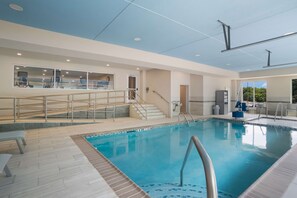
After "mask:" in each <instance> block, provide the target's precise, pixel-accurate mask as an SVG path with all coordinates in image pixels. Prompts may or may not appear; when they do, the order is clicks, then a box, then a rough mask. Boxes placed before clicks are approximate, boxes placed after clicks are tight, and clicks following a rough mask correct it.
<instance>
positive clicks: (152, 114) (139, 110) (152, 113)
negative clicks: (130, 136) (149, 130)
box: [130, 104, 166, 120]
mask: <svg viewBox="0 0 297 198" xmlns="http://www.w3.org/2000/svg"><path fill="white" fill-rule="evenodd" d="M145 110H146V111H147V119H148V120H151V119H160V118H166V115H165V114H164V113H163V112H162V111H160V109H159V108H158V107H156V106H155V105H153V104H141V105H140V104H131V105H130V117H133V118H138V119H142V120H145V116H146V112H145Z"/></svg>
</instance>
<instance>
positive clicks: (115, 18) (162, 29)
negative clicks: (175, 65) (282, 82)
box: [0, 0, 297, 71]
mask: <svg viewBox="0 0 297 198" xmlns="http://www.w3.org/2000/svg"><path fill="white" fill-rule="evenodd" d="M10 3H15V4H18V5H20V6H22V7H23V8H24V11H23V12H17V11H14V10H12V9H10V8H9V4H10ZM296 18H297V0H284V1H280V0H261V1H259V0H249V1H239V0H219V1H218V0H208V1H205V0H187V1H184V0H134V1H133V0H88V1H83V0H1V1H0V19H2V20H6V21H10V22H14V23H19V24H23V25H28V26H32V27H36V28H41V29H46V30H50V31H54V32H60V33H64V34H69V35H74V36H78V37H83V38H88V39H93V40H98V41H103V42H108V43H113V44H117V45H122V46H126V47H131V48H136V49H140V50H145V51H150V52H154V53H159V54H164V55H168V56H173V57H178V58H181V59H186V60H190V61H193V62H197V63H203V64H208V65H212V66H216V67H220V68H224V69H229V70H234V71H247V70H251V69H257V70H258V69H263V66H264V65H265V64H266V63H267V52H266V51H265V49H269V50H271V51H272V55H271V62H272V63H273V64H281V63H284V62H290V61H291V62H294V61H296V54H295V52H296V51H297V36H290V37H287V38H283V39H281V40H275V41H271V42H269V43H264V44H260V45H253V46H250V47H247V48H242V49H241V50H234V51H229V52H226V53H221V50H223V49H225V43H224V36H223V29H222V26H221V24H220V23H218V21H217V20H218V19H219V20H221V21H223V22H225V23H226V24H228V25H230V26H231V47H236V46H239V45H244V44H248V43H252V42H257V41H260V40H264V39H269V38H272V37H277V36H281V35H283V34H285V33H288V32H297V20H296ZM0 28H1V27H0ZM136 37H139V38H141V41H138V42H137V41H134V38H136ZM196 54H199V55H200V56H195V55H196Z"/></svg>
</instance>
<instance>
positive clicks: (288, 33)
mask: <svg viewBox="0 0 297 198" xmlns="http://www.w3.org/2000/svg"><path fill="white" fill-rule="evenodd" d="M294 33H295V32H287V33H285V34H284V36H287V35H290V34H294Z"/></svg>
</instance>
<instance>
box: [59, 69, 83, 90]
mask: <svg viewBox="0 0 297 198" xmlns="http://www.w3.org/2000/svg"><path fill="white" fill-rule="evenodd" d="M56 88H60V89H87V72H80V71H70V70H56Z"/></svg>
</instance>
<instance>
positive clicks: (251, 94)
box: [242, 81, 267, 107]
mask: <svg viewBox="0 0 297 198" xmlns="http://www.w3.org/2000/svg"><path fill="white" fill-rule="evenodd" d="M266 90H267V83H266V81H254V82H250V81H249V82H242V96H243V97H242V99H243V101H245V102H246V103H247V106H248V107H256V106H257V104H259V103H263V102H266Z"/></svg>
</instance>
